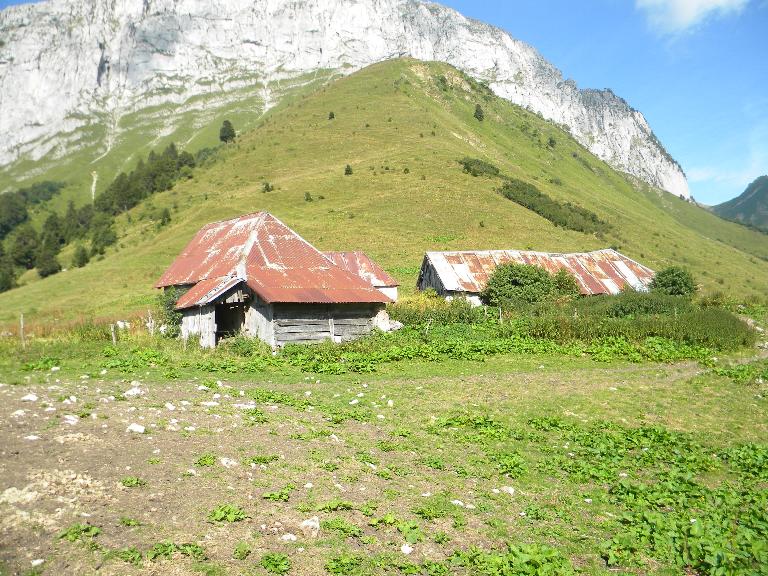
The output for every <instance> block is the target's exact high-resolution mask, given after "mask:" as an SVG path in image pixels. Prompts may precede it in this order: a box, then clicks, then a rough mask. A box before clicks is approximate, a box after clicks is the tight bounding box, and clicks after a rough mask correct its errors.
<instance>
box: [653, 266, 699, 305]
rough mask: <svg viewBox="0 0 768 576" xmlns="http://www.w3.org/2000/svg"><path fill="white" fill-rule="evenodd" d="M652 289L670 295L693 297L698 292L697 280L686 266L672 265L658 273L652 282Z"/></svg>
mask: <svg viewBox="0 0 768 576" xmlns="http://www.w3.org/2000/svg"><path fill="white" fill-rule="evenodd" d="M651 290H652V291H654V292H660V293H661V294H668V295H670V296H686V297H688V298H692V297H693V295H694V294H695V293H696V281H695V280H694V279H693V275H692V274H691V273H690V272H689V271H688V270H686V269H685V268H682V267H680V266H670V267H669V268H664V270H660V271H659V272H657V273H656V276H655V277H654V278H653V282H651Z"/></svg>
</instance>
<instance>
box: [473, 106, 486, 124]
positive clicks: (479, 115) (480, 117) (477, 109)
mask: <svg viewBox="0 0 768 576" xmlns="http://www.w3.org/2000/svg"><path fill="white" fill-rule="evenodd" d="M474 116H475V118H476V119H477V120H479V121H480V122H482V121H483V120H484V119H485V112H483V107H482V106H480V104H476V105H475V114H474Z"/></svg>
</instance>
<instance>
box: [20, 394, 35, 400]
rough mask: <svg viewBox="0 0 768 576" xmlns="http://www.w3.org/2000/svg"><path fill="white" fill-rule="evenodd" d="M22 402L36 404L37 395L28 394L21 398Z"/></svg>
mask: <svg viewBox="0 0 768 576" xmlns="http://www.w3.org/2000/svg"><path fill="white" fill-rule="evenodd" d="M21 401H22V402H37V394H35V393H33V392H30V393H29V394H26V395H24V396H22V397H21Z"/></svg>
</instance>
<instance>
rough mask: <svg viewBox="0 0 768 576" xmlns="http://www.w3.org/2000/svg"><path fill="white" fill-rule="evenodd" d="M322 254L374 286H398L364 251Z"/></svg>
mask: <svg viewBox="0 0 768 576" xmlns="http://www.w3.org/2000/svg"><path fill="white" fill-rule="evenodd" d="M323 254H324V255H325V256H326V258H328V259H330V261H331V262H333V263H334V264H336V265H337V266H340V267H341V268H344V270H346V271H347V272H351V273H352V274H356V275H358V276H360V278H362V279H363V280H365V281H366V282H368V283H369V284H371V285H372V286H374V287H376V288H388V287H394V286H400V283H399V282H398V281H397V280H395V279H394V278H392V276H390V275H389V274H387V273H386V272H385V271H384V269H383V268H382V267H381V266H379V265H378V264H376V262H374V261H373V260H371V258H370V257H369V256H368V255H367V254H366V253H365V252H361V251H359V250H358V251H356V252H323Z"/></svg>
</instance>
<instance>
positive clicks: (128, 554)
mask: <svg viewBox="0 0 768 576" xmlns="http://www.w3.org/2000/svg"><path fill="white" fill-rule="evenodd" d="M110 556H114V557H115V558H118V559H119V560H122V561H123V562H127V563H128V564H133V565H134V566H141V562H142V561H143V560H144V555H143V554H142V553H141V550H139V549H138V548H136V547H135V546H131V547H130V548H122V549H120V550H115V551H114V552H111V553H110Z"/></svg>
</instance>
